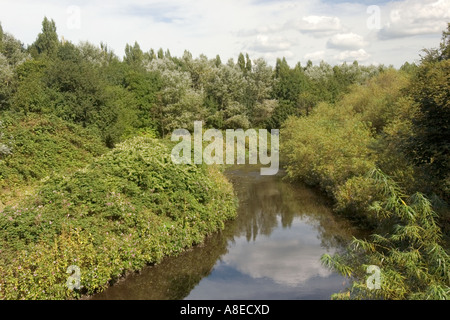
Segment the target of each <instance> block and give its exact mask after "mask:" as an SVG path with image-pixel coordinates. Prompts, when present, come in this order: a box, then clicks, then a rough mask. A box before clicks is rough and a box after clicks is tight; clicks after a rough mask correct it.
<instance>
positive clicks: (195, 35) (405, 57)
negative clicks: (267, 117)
mask: <svg viewBox="0 0 450 320" xmlns="http://www.w3.org/2000/svg"><path fill="white" fill-rule="evenodd" d="M366 3H367V2H366V1H365V0H359V1H348V2H346V3H344V2H342V1H339V2H338V3H336V2H334V1H330V0H313V1H300V0H285V1H274V0H271V1H268V0H261V1H255V0H227V1H219V0H198V1H190V2H187V1H185V0H166V1H162V0H145V1H144V0H130V1H127V2H123V1H118V0H111V1H109V2H108V3H105V2H104V1H100V0H92V1H89V2H88V1H75V2H74V1H72V0H62V1H51V0H40V1H32V0H21V1H9V0H0V8H1V9H0V21H1V23H2V27H3V29H4V30H5V31H7V32H10V33H12V34H13V35H14V36H15V37H17V38H18V39H20V40H21V41H22V42H24V43H25V44H26V45H27V44H31V43H32V42H33V41H34V40H35V39H36V36H37V34H38V33H39V32H40V29H41V22H42V19H43V17H44V16H47V17H48V18H51V19H54V20H55V22H56V26H57V28H58V34H59V35H60V36H64V38H65V39H66V40H68V41H72V42H73V43H75V44H76V43H79V41H86V40H87V41H89V42H91V43H94V44H99V43H100V42H104V43H107V44H108V46H109V48H111V49H114V51H115V53H116V54H117V55H119V56H122V55H123V54H124V48H125V44H126V43H134V41H137V42H138V43H139V45H140V46H141V48H142V49H143V50H145V51H146V50H149V49H150V48H153V49H159V48H161V47H162V48H163V49H167V48H168V49H170V52H171V53H172V55H174V56H181V55H182V54H183V52H184V50H189V51H190V52H191V53H192V54H193V55H194V56H198V55H200V54H201V53H203V54H205V55H207V56H208V57H214V56H215V55H216V54H219V55H220V56H221V58H222V61H227V60H228V59H229V58H234V59H236V58H237V55H238V54H239V53H240V52H243V51H245V50H248V53H249V54H250V55H251V58H255V57H263V58H266V59H267V60H268V62H269V63H270V64H272V65H273V64H274V62H275V58H277V57H283V56H285V57H286V58H287V59H288V58H289V59H288V63H289V64H290V65H295V64H296V63H297V62H299V61H302V60H303V59H304V57H305V56H308V55H312V56H308V57H311V58H316V59H320V58H321V57H322V56H323V57H324V58H323V59H324V60H325V61H327V62H329V63H331V64H333V63H337V62H339V61H340V60H336V59H335V57H336V56H339V55H341V56H342V57H346V56H348V57H350V58H352V57H353V56H358V54H357V53H355V52H358V50H359V49H365V50H366V51H365V52H366V55H364V54H359V56H361V57H362V58H364V57H365V56H367V55H369V54H370V56H371V58H373V59H374V60H373V61H375V60H376V61H378V62H380V63H383V64H386V65H389V64H393V65H395V66H396V67H399V66H401V65H402V64H403V63H404V62H405V61H410V62H412V61H414V60H415V59H418V58H419V54H420V51H421V50H422V49H423V48H432V47H436V46H438V45H439V42H440V38H441V34H442V31H443V30H445V29H446V24H445V23H446V22H447V21H450V14H449V11H450V10H449V9H450V0H440V1H438V0H397V1H389V2H387V1H383V2H382V3H380V4H378V6H379V7H380V13H381V26H382V27H383V28H382V29H381V30H376V31H374V30H369V29H368V28H367V23H366V20H367V19H368V18H369V15H368V14H367V12H366V9H367V4H366ZM73 5H75V6H79V8H80V10H81V11H80V13H81V16H80V18H81V20H80V23H81V27H80V28H68V27H67V26H68V19H69V18H70V15H69V14H68V12H67V9H68V8H69V7H70V6H73ZM391 12H392V13H391ZM422 34H426V35H427V36H426V37H414V38H412V37H409V36H410V35H422ZM343 35H347V36H343ZM350 35H351V36H350ZM358 35H359V36H361V37H363V40H365V41H370V46H369V45H368V44H365V42H364V41H363V40H362V39H361V38H359V37H358ZM391 38H396V39H397V40H396V41H381V40H380V39H391ZM363 44H365V45H363ZM330 48H331V49H333V50H339V51H341V50H342V51H343V52H338V51H336V53H335V52H333V50H327V49H330ZM330 51H331V53H330ZM320 52H324V53H323V54H321V53H320ZM365 61H366V62H369V61H372V59H367V60H365Z"/></svg>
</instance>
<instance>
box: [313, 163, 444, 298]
mask: <svg viewBox="0 0 450 320" xmlns="http://www.w3.org/2000/svg"><path fill="white" fill-rule="evenodd" d="M370 178H371V179H372V181H373V182H374V184H375V185H377V186H378V187H379V188H380V189H381V193H382V195H383V197H382V198H381V200H380V201H374V202H372V205H371V209H372V210H373V211H374V214H375V215H376V216H377V218H378V220H379V223H378V228H377V230H376V233H374V234H373V235H372V236H371V237H370V238H369V239H366V240H360V239H354V241H353V243H352V244H351V245H350V246H349V247H348V249H347V251H346V252H345V253H344V254H336V255H334V256H333V257H332V256H329V255H324V256H323V257H322V262H323V263H324V264H326V265H328V266H330V267H332V268H333V269H335V270H336V271H338V272H340V273H341V274H342V275H344V276H347V277H350V278H352V279H353V282H352V286H351V287H350V288H349V289H348V290H347V291H346V292H341V293H339V294H336V295H334V296H333V297H334V298H337V299H391V300H392V299H420V300H425V299H432V300H447V299H449V298H450V286H449V283H450V270H449V265H450V256H449V255H448V254H447V252H446V251H445V249H444V248H443V246H442V244H443V243H442V233H441V230H440V228H439V226H438V225H437V220H436V218H437V215H436V213H435V212H434V211H433V209H432V207H431V203H430V201H429V200H428V199H427V198H426V197H424V196H423V194H420V193H416V194H414V195H413V196H411V197H407V196H406V195H405V194H404V191H403V190H402V189H401V188H400V187H399V186H398V185H397V184H396V183H395V182H394V181H392V179H390V178H389V177H387V176H386V175H385V174H383V173H382V172H381V171H380V170H373V171H372V172H371V174H370ZM369 266H377V267H378V268H380V274H379V275H380V282H379V287H378V288H374V287H371V286H370V284H373V283H371V282H370V281H371V279H368V267H369ZM368 283H369V285H368Z"/></svg>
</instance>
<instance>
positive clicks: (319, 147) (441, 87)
mask: <svg viewBox="0 0 450 320" xmlns="http://www.w3.org/2000/svg"><path fill="white" fill-rule="evenodd" d="M448 31H450V24H449V30H448ZM448 31H447V32H444V36H443V41H442V44H441V46H440V49H439V50H430V51H428V54H427V56H426V57H425V58H424V59H423V61H422V63H421V64H420V65H419V66H418V67H413V68H411V66H405V67H404V68H401V70H394V69H391V70H386V71H384V72H382V73H380V74H379V75H377V76H375V77H373V78H371V79H369V80H368V81H367V82H366V83H365V85H353V86H351V87H350V90H349V92H348V93H347V94H344V95H342V96H341V97H340V99H338V100H337V101H336V102H335V103H330V102H328V103H320V104H319V105H318V106H317V107H316V108H315V109H314V110H313V112H312V113H311V114H310V115H309V116H307V117H300V118H298V117H291V118H289V119H288V120H287V121H286V122H285V123H284V127H283V130H282V151H283V152H284V153H285V159H286V161H287V171H288V176H289V177H290V178H292V179H294V180H295V179H298V180H302V181H304V182H307V183H309V184H312V185H318V186H319V187H320V188H322V189H323V190H324V191H326V192H327V194H328V195H329V196H330V197H331V198H332V199H333V200H334V202H335V209H336V211H337V212H339V213H341V214H345V215H346V216H348V217H349V218H351V219H354V220H357V221H359V222H360V223H362V224H364V225H366V226H367V227H368V228H369V229H370V230H371V231H372V232H373V235H372V236H371V237H370V239H366V240H361V239H355V240H354V241H353V243H352V244H351V245H350V246H349V248H348V250H347V252H346V253H343V254H336V255H335V256H334V257H330V256H328V255H326V256H324V257H323V262H324V263H325V264H326V265H328V266H330V267H332V268H334V269H335V270H337V271H338V272H340V273H341V274H343V275H345V276H349V277H351V278H352V279H353V286H352V287H351V288H349V289H348V291H346V292H344V293H341V294H337V295H335V296H334V297H335V298H354V299H367V298H369V299H448V298H449V297H450V289H449V284H450V278H449V275H450V273H449V272H450V271H449V269H448V266H449V264H450V257H449V255H448V253H447V251H446V248H448V236H449V235H450V229H449V223H448V222H449V221H450V219H449V218H450V215H449V210H448V199H449V192H448V191H449V188H448V179H449V163H450V157H449V141H450V136H449V134H450V127H449V123H448V121H449V120H448V119H450V117H449V116H450V114H449V110H450V109H449V107H450V104H449V102H448V98H449V94H450V87H449V83H450V82H449V77H450V73H449V71H450V69H449V68H448V66H449V64H448V63H449V60H448V55H447V53H448V43H449V42H448V37H449V32H448ZM407 195H412V196H410V197H409V196H407ZM369 265H375V266H378V267H379V268H380V269H381V275H382V277H383V279H384V280H382V284H381V288H380V289H379V290H370V289H369V288H368V287H367V285H366V283H365V278H367V273H366V272H367V269H366V268H367V267H368V266H369Z"/></svg>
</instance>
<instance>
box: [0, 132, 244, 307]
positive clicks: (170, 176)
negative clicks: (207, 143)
mask: <svg viewBox="0 0 450 320" xmlns="http://www.w3.org/2000/svg"><path fill="white" fill-rule="evenodd" d="M235 215H236V202H235V198H234V195H233V189H232V186H231V184H230V183H229V182H228V181H227V180H226V179H225V177H224V176H223V175H222V173H221V172H220V170H219V169H218V168H217V167H215V166H206V165H205V166H196V165H182V166H181V165H175V164H173V163H172V161H171V159H170V149H169V147H168V146H166V145H165V144H164V143H163V142H161V141H160V140H157V139H153V138H150V137H136V138H133V139H130V140H128V141H126V142H124V143H122V144H120V145H118V146H117V147H116V148H115V149H113V150H112V151H110V152H108V153H107V154H105V155H103V156H101V157H99V158H98V159H96V160H95V161H94V162H93V163H92V164H90V165H89V166H87V167H86V168H84V169H82V170H80V171H77V172H75V173H74V174H73V175H71V176H69V177H63V176H60V177H57V178H53V179H51V180H49V181H47V182H46V183H45V184H44V186H43V187H42V188H40V189H39V190H38V191H37V192H36V194H35V196H34V197H30V198H28V199H27V200H25V201H24V202H23V203H21V205H20V206H14V207H6V208H5V209H4V211H3V212H2V213H1V214H0V228H1V229H2V230H4V232H3V233H2V237H1V239H0V242H1V248H2V249H1V250H2V252H1V256H0V298H2V299H71V298H80V297H81V296H83V295H90V294H93V293H94V292H99V291H102V290H103V289H104V288H106V287H107V286H108V285H109V283H110V282H111V281H114V280H116V279H119V278H120V277H121V276H122V275H123V274H125V273H126V272H127V271H135V270H140V269H141V268H142V267H143V266H145V265H147V264H149V263H158V262H159V261H161V259H162V258H163V257H164V256H173V255H177V254H179V253H180V252H182V251H183V250H184V249H185V248H188V247H191V246H192V245H194V244H197V243H200V242H202V241H203V239H204V238H205V236H206V235H208V234H211V233H213V232H214V231H216V230H220V229H221V228H223V226H224V222H225V221H226V220H228V219H232V218H234V217H235ZM70 266H73V267H75V268H72V269H74V270H75V269H76V268H78V269H77V270H79V280H80V287H79V289H77V281H76V280H77V277H78V274H77V273H75V274H72V275H71V274H69V273H67V270H68V268H69V267H70ZM71 287H72V289H73V290H71Z"/></svg>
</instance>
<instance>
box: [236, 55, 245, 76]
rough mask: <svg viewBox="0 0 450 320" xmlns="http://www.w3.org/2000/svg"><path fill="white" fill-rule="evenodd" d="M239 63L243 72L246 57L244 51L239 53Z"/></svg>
mask: <svg viewBox="0 0 450 320" xmlns="http://www.w3.org/2000/svg"><path fill="white" fill-rule="evenodd" d="M237 65H238V67H239V69H240V70H241V71H242V72H244V71H245V57H244V54H243V53H242V52H241V53H240V54H239V57H238V61H237Z"/></svg>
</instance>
